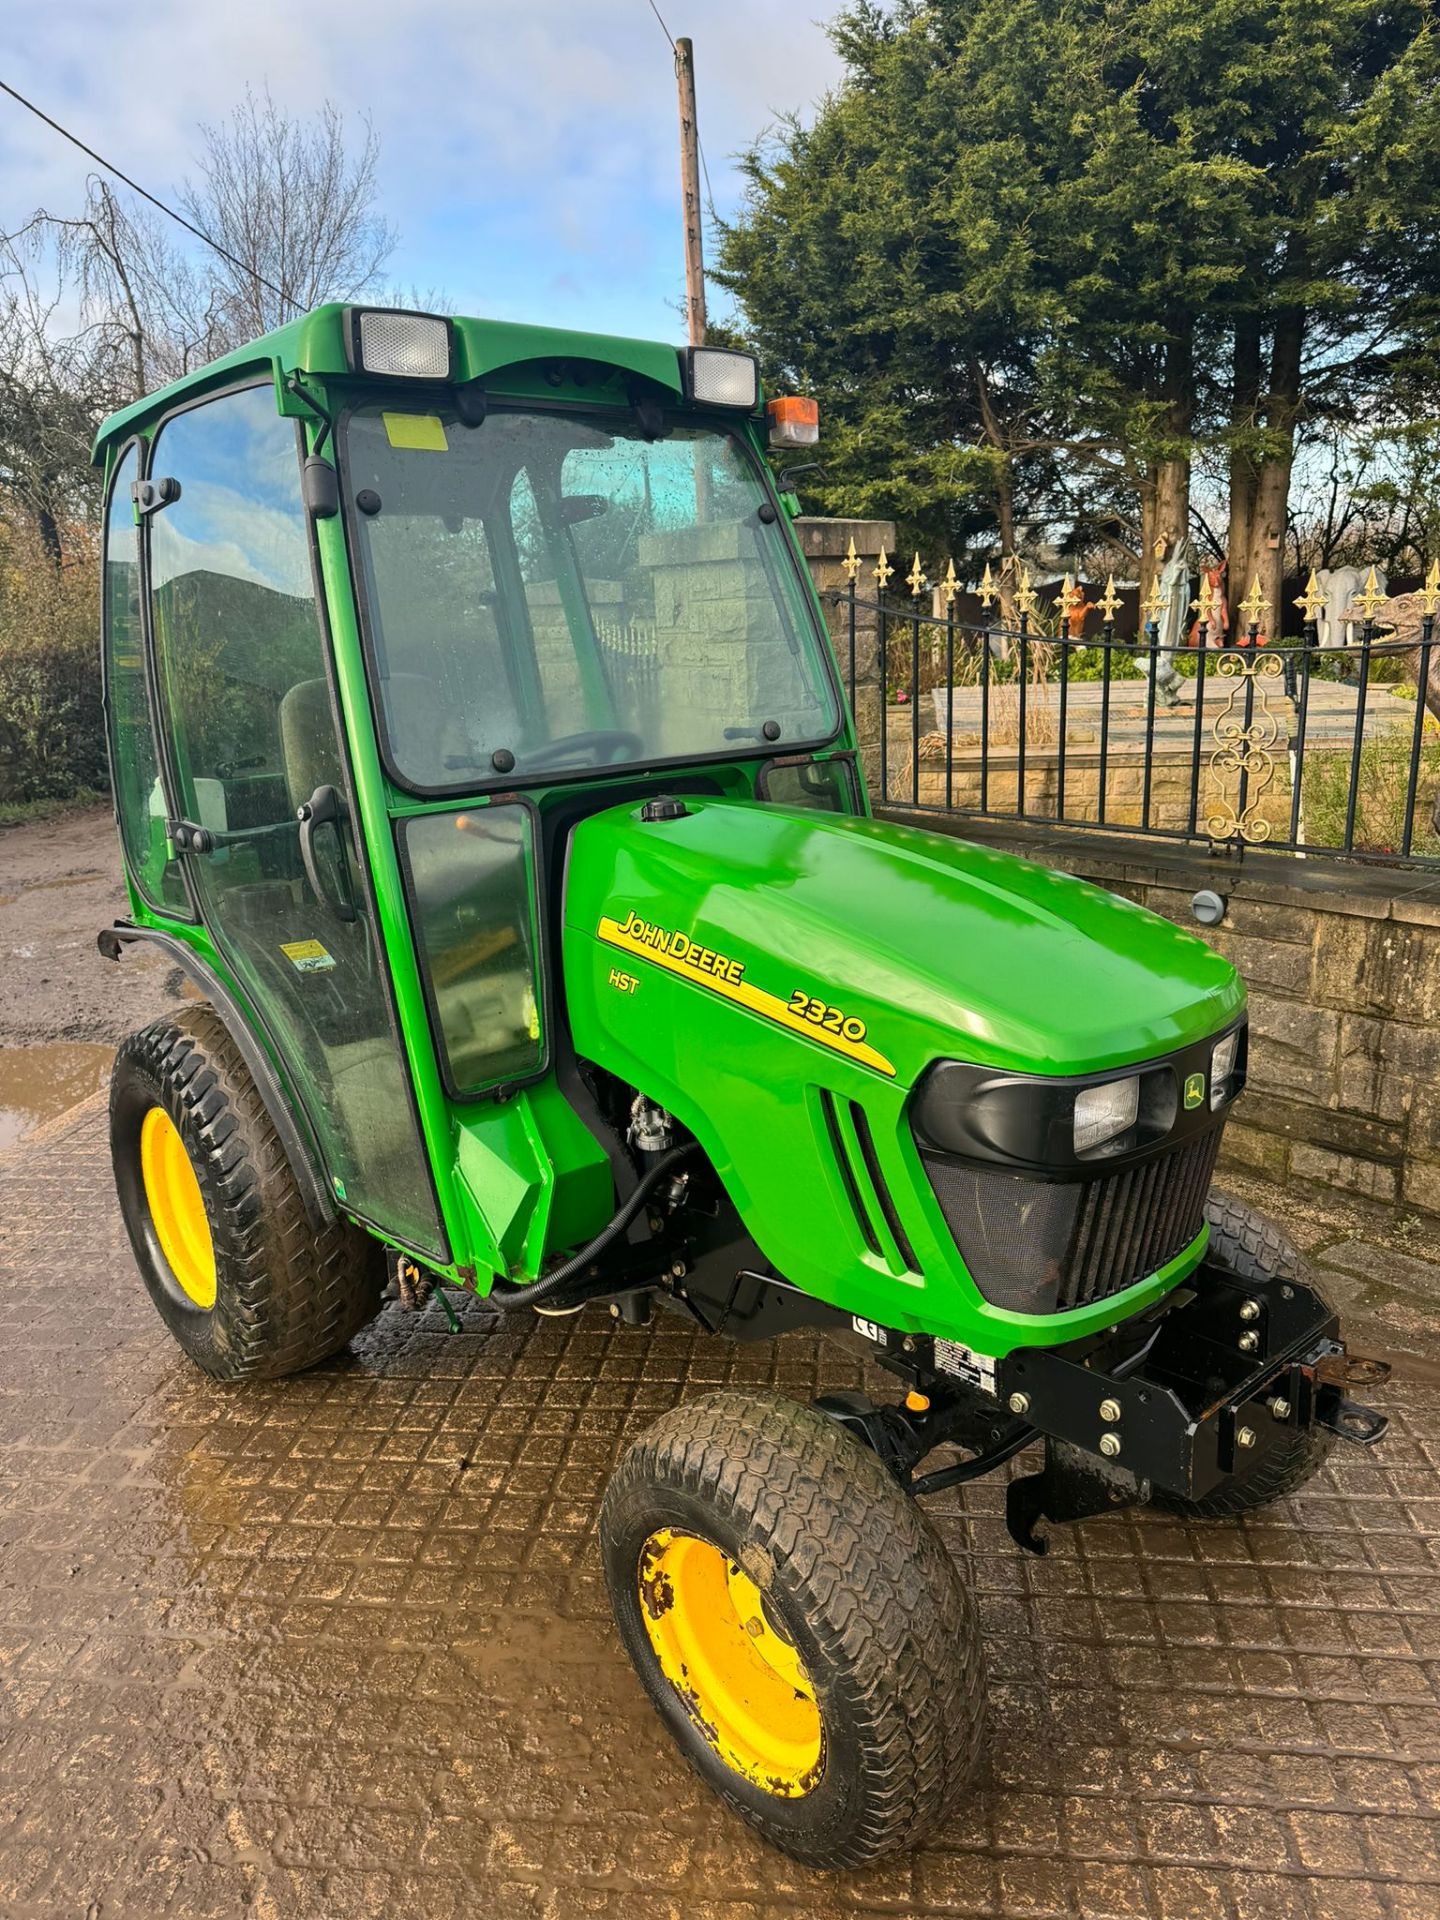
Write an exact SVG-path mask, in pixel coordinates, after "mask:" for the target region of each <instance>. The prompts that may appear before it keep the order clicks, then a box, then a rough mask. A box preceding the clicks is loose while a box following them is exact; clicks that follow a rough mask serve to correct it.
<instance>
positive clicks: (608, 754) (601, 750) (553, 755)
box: [522, 727, 645, 773]
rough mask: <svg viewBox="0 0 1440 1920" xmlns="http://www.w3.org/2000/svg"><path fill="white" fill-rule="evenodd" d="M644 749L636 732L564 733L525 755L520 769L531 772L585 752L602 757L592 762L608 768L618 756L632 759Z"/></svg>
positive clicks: (604, 729)
mask: <svg viewBox="0 0 1440 1920" xmlns="http://www.w3.org/2000/svg"><path fill="white" fill-rule="evenodd" d="M644 749H645V742H644V741H643V740H642V739H641V738H640V736H639V734H638V733H626V732H624V731H623V730H622V729H621V728H619V727H587V728H586V730H585V731H584V732H583V733H567V734H565V735H564V736H563V737H562V738H561V739H559V740H547V741H546V742H545V744H544V745H543V746H540V747H536V748H535V750H534V752H533V753H527V754H525V755H524V764H523V769H522V770H523V771H524V772H526V773H532V772H534V771H535V770H536V769H537V768H540V767H548V766H550V765H551V764H552V763H553V762H554V761H556V760H566V759H568V758H569V757H570V755H571V754H572V753H585V752H587V751H589V752H594V753H597V754H601V755H603V756H604V757H603V759H600V760H597V761H596V762H595V764H596V765H597V766H610V765H612V764H613V763H614V761H615V760H616V759H617V758H619V757H620V756H621V755H623V754H628V755H629V756H630V757H631V758H634V756H635V755H636V754H639V753H642V752H643V751H644Z"/></svg>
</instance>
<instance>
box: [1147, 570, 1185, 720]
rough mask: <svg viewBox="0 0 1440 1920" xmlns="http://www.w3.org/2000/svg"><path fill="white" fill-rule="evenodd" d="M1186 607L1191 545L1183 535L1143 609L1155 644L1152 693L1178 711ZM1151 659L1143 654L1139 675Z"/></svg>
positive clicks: (1182, 682) (1181, 680)
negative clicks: (1177, 658)
mask: <svg viewBox="0 0 1440 1920" xmlns="http://www.w3.org/2000/svg"><path fill="white" fill-rule="evenodd" d="M1189 606H1190V542H1189V541H1188V540H1187V539H1185V538H1184V536H1183V535H1182V536H1181V538H1180V539H1178V540H1177V541H1176V542H1175V544H1174V546H1173V548H1172V549H1171V552H1170V557H1169V559H1168V560H1167V561H1166V562H1165V564H1164V566H1163V567H1162V568H1161V569H1160V578H1159V579H1158V580H1157V581H1156V583H1155V587H1154V590H1153V592H1152V594H1151V597H1150V599H1149V600H1147V601H1146V602H1145V605H1144V608H1143V611H1144V613H1145V616H1146V622H1147V631H1148V630H1149V628H1151V627H1153V629H1154V636H1155V640H1156V643H1157V645H1156V651H1155V653H1154V655H1153V658H1154V662H1155V691H1156V693H1157V694H1159V696H1160V698H1161V699H1162V700H1163V701H1164V702H1165V705H1166V706H1167V707H1178V706H1179V704H1180V691H1181V688H1182V687H1183V685H1184V680H1183V678H1182V676H1181V675H1180V674H1179V673H1178V672H1177V671H1176V667H1175V654H1176V651H1177V650H1178V649H1179V648H1180V647H1183V646H1184V644H1185V615H1186V613H1187V612H1188V611H1189ZM1150 657H1151V656H1148V655H1146V654H1142V655H1141V656H1140V671H1141V672H1142V673H1144V672H1145V671H1146V670H1147V668H1148V665H1149V659H1150Z"/></svg>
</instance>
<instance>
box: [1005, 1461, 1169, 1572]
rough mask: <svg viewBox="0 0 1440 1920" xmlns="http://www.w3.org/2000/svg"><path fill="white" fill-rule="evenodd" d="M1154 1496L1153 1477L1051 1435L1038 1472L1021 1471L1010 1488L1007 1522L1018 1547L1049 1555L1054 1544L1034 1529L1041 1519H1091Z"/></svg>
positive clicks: (1134, 1504) (1135, 1505)
mask: <svg viewBox="0 0 1440 1920" xmlns="http://www.w3.org/2000/svg"><path fill="white" fill-rule="evenodd" d="M1149 1498H1150V1482H1149V1481H1148V1480H1142V1479H1141V1478H1140V1477H1139V1476H1138V1475H1137V1474H1134V1473H1131V1472H1130V1470H1129V1469H1128V1468H1127V1467H1117V1466H1116V1465H1115V1464H1114V1463H1113V1462H1112V1461H1109V1460H1106V1459H1104V1458H1103V1457H1102V1456H1101V1455H1100V1454H1096V1453H1090V1452H1088V1451H1087V1450H1086V1449H1085V1448H1084V1447H1077V1446H1073V1445H1072V1444H1071V1443H1070V1442H1069V1441H1068V1440H1056V1439H1054V1438H1049V1439H1047V1440H1046V1442H1045V1464H1044V1466H1043V1467H1042V1468H1041V1469H1040V1471H1039V1473H1026V1474H1022V1475H1021V1476H1020V1477H1019V1478H1018V1479H1016V1480H1012V1481H1011V1482H1010V1484H1009V1486H1008V1487H1007V1488H1006V1489H1005V1524H1006V1526H1007V1527H1008V1528H1009V1529H1010V1538H1011V1539H1012V1540H1013V1541H1014V1542H1015V1544H1016V1546H1017V1547H1023V1548H1024V1549H1025V1551H1026V1553H1035V1554H1044V1553H1048V1552H1049V1550H1050V1543H1049V1541H1048V1540H1047V1539H1046V1538H1045V1536H1044V1535H1043V1534H1041V1533H1037V1532H1036V1531H1035V1526H1036V1522H1037V1521H1040V1520H1053V1521H1056V1522H1057V1523H1063V1522H1065V1521H1069V1520H1088V1519H1090V1518H1091V1517H1092V1516H1093V1515H1094V1514H1097V1513H1114V1512H1115V1511H1116V1509H1117V1508H1119V1507H1143V1506H1144V1505H1145V1504H1146V1502H1147V1501H1148V1500H1149Z"/></svg>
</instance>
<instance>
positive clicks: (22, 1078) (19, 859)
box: [0, 807, 184, 1151]
mask: <svg viewBox="0 0 1440 1920" xmlns="http://www.w3.org/2000/svg"><path fill="white" fill-rule="evenodd" d="M128 911H129V902H128V900H127V899H126V895H125V887H124V883H123V881H122V880H121V877H120V850H119V847H118V845H117V844H116V838H115V823H114V821H113V820H112V818H111V816H110V810H109V808H108V807H96V808H92V809H89V810H87V811H86V812H84V813H74V814H67V815H65V816H64V817H63V818H60V819H55V820H45V821H38V822H33V823H31V824H28V825H25V826H19V827H0V1151H4V1149H5V1148H7V1147H12V1146H15V1145H16V1144H18V1142H19V1141H21V1140H23V1139H24V1138H25V1137H26V1136H27V1135H28V1134H30V1133H31V1132H33V1131H34V1129H35V1128H36V1127H37V1126H39V1125H41V1124H42V1123H43V1122H44V1121H46V1120H48V1119H51V1118H53V1117H54V1116H55V1115H56V1114H59V1113H63V1112H65V1111H66V1110H67V1109H68V1108H70V1107H73V1106H74V1105H75V1104H76V1103H77V1101H80V1100H83V1099H84V1098H85V1097H86V1096H87V1095H88V1094H91V1093H93V1092H95V1090H96V1089H97V1088H98V1087H101V1086H103V1085H104V1083H105V1079H106V1076H107V1075H108V1073H109V1070H110V1061H111V1058H112V1056H113V1055H114V1051H115V1047H116V1045H117V1043H118V1042H119V1041H120V1040H122V1039H123V1038H124V1037H125V1035H126V1034H127V1033H131V1032H133V1031H134V1029H135V1028H136V1027H143V1026H144V1025H145V1023H146V1021H148V1020H153V1019H154V1017H155V1016H156V1014H157V1013H162V1012H164V1010H165V1009H166V1008H167V1007H169V1006H173V1005H175V1004H176V1002H177V1001H178V1000H179V999H180V998H181V988H182V983H183V978H184V976H183V975H182V974H181V972H180V970H179V968H178V967H172V966H170V965H169V964H168V962H167V961H166V960H165V959H164V957H163V956H162V955H160V954H158V953H155V952H153V951H152V950H149V949H147V948H144V947H136V948H132V949H131V950H130V951H129V952H128V953H127V954H126V955H125V957H124V959H123V960H119V961H115V960H102V959H101V957H100V955H99V953H98V952H97V951H96V947H95V935H96V934H97V932H98V931H99V930H100V928H101V927H104V926H108V925H109V923H110V922H111V921H112V920H114V919H115V918H116V917H117V915H121V914H125V913H128Z"/></svg>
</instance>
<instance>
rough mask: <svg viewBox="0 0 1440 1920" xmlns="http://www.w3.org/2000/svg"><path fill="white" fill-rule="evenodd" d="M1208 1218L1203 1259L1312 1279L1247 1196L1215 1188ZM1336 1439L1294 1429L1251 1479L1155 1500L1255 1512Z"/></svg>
mask: <svg viewBox="0 0 1440 1920" xmlns="http://www.w3.org/2000/svg"><path fill="white" fill-rule="evenodd" d="M1205 1218H1206V1219H1207V1220H1208V1221H1209V1222H1210V1245H1209V1248H1208V1250H1207V1252H1206V1255H1205V1258H1206V1260H1207V1261H1208V1262H1210V1263H1211V1264H1212V1265H1214V1266H1218V1267H1220V1268H1221V1269H1222V1270H1223V1271H1224V1272H1226V1273H1229V1274H1232V1275H1233V1276H1234V1277H1235V1278H1236V1279H1237V1280H1253V1281H1256V1282H1260V1281H1266V1280H1275V1279H1280V1280H1300V1279H1302V1278H1304V1279H1305V1283H1306V1285H1307V1286H1309V1285H1312V1284H1313V1282H1311V1281H1310V1280H1309V1279H1308V1278H1307V1277H1306V1275H1305V1259H1304V1256H1303V1255H1302V1254H1301V1252H1300V1249H1299V1248H1298V1247H1297V1246H1296V1245H1295V1243H1294V1241H1293V1240H1292V1239H1291V1238H1290V1237H1289V1235H1288V1234H1286V1233H1283V1232H1282V1231H1281V1229H1280V1228H1279V1227H1277V1226H1276V1225H1275V1223H1274V1221H1273V1220H1267V1219H1266V1217H1265V1215H1264V1214H1263V1213H1257V1212H1256V1211H1255V1209H1254V1208H1253V1207H1247V1206H1246V1205H1245V1203H1244V1201H1243V1200H1236V1199H1235V1198H1233V1196H1232V1195H1230V1194H1228V1193H1223V1192H1221V1191H1220V1190H1219V1189H1218V1188H1217V1189H1216V1190H1214V1191H1213V1192H1212V1193H1211V1195H1210V1197H1209V1199H1208V1200H1207V1201H1206V1202H1205ZM1334 1444H1335V1436H1334V1434H1333V1433H1329V1432H1327V1431H1326V1429H1325V1428H1324V1427H1310V1428H1308V1429H1306V1430H1305V1431H1302V1432H1295V1433H1291V1434H1289V1435H1287V1436H1286V1444H1285V1445H1284V1446H1281V1447H1276V1448H1275V1449H1273V1451H1271V1452H1270V1453H1268V1454H1267V1456H1266V1458H1265V1459H1264V1460H1263V1461H1261V1463H1260V1465H1259V1466H1258V1467H1257V1468H1256V1470H1255V1472H1254V1473H1252V1474H1251V1475H1250V1476H1249V1477H1248V1478H1247V1479H1245V1480H1241V1481H1227V1482H1226V1483H1225V1484H1224V1485H1222V1486H1220V1487H1218V1488H1217V1489H1216V1490H1215V1492H1214V1493H1209V1494H1206V1495H1205V1496H1204V1498H1203V1499H1200V1500H1187V1499H1185V1498H1184V1496H1183V1495H1181V1494H1178V1493H1166V1492H1164V1491H1162V1490H1161V1489H1160V1488H1157V1489H1156V1491H1155V1494H1154V1505H1156V1506H1157V1507H1164V1508H1166V1509H1167V1511H1169V1512H1171V1513H1179V1514H1184V1515H1185V1516H1186V1517H1187V1518H1189V1519H1193V1520H1221V1519H1227V1518H1230V1517H1233V1516H1234V1515H1235V1514H1241V1513H1251V1512H1253V1511H1254V1510H1255V1509H1256V1508H1257V1507H1268V1506H1270V1505H1271V1503H1272V1502H1273V1501H1276V1500H1283V1499H1284V1498H1285V1496H1286V1494H1290V1493H1295V1492H1296V1491H1298V1489H1299V1488H1301V1487H1303V1486H1304V1485H1305V1483H1306V1481H1307V1480H1311V1479H1313V1478H1314V1476H1315V1475H1316V1474H1317V1473H1318V1472H1319V1471H1320V1469H1321V1467H1323V1466H1324V1464H1325V1462H1326V1461H1327V1460H1328V1459H1329V1457H1330V1450H1331V1448H1332V1447H1333V1446H1334Z"/></svg>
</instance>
